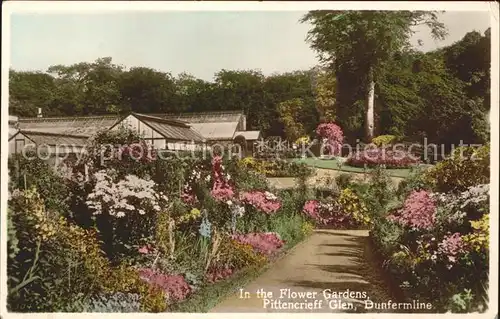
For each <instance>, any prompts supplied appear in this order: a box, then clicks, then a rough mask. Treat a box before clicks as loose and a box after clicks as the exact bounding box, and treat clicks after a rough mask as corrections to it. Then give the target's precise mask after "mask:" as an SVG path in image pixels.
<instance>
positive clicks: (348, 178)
mask: <svg viewBox="0 0 500 319" xmlns="http://www.w3.org/2000/svg"><path fill="white" fill-rule="evenodd" d="M353 178H354V176H353V175H352V174H349V173H341V174H339V175H337V176H336V177H335V183H336V184H337V185H338V187H340V188H346V187H348V186H349V184H350V183H351V182H352V180H353Z"/></svg>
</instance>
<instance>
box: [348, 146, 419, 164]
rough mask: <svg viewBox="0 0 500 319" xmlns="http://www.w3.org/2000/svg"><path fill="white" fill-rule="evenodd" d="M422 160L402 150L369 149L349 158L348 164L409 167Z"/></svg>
mask: <svg viewBox="0 0 500 319" xmlns="http://www.w3.org/2000/svg"><path fill="white" fill-rule="evenodd" d="M419 162H420V160H419V159H418V158H417V157H415V156H413V155H412V154H410V153H408V152H404V151H401V150H398V151H392V150H389V149H386V148H368V149H365V150H363V151H359V152H356V153H354V154H352V155H351V156H349V158H348V159H347V164H349V165H351V166H360V167H363V166H364V165H367V166H376V165H386V166H387V167H408V166H411V165H414V164H418V163H419Z"/></svg>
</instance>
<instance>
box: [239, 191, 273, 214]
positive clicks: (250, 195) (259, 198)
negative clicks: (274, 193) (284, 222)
mask: <svg viewBox="0 0 500 319" xmlns="http://www.w3.org/2000/svg"><path fill="white" fill-rule="evenodd" d="M240 200H241V201H242V202H243V203H244V204H248V205H251V206H253V207H255V208H256V209H258V210H260V211H263V212H264V213H266V214H272V213H275V212H276V211H278V210H279V209H280V208H281V202H280V201H279V200H278V199H277V198H271V197H269V196H266V193H264V192H261V191H251V192H244V193H242V194H241V195H240Z"/></svg>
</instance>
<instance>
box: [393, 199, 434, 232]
mask: <svg viewBox="0 0 500 319" xmlns="http://www.w3.org/2000/svg"><path fill="white" fill-rule="evenodd" d="M388 218H389V219H390V220H393V221H395V222H398V223H400V224H401V225H404V226H407V227H411V228H417V229H431V228H432V227H433V226H434V222H435V220H436V202H435V200H434V199H433V198H432V197H431V196H430V193H429V192H428V191H425V190H422V191H413V192H411V193H410V195H408V197H407V198H406V200H405V202H404V206H403V208H402V209H401V210H399V212H398V215H397V216H396V215H390V216H388Z"/></svg>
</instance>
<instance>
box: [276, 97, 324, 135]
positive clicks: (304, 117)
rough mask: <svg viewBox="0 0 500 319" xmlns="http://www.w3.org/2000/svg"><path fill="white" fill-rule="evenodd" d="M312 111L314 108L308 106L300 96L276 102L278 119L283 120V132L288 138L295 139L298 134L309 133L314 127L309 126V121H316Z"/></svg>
mask: <svg viewBox="0 0 500 319" xmlns="http://www.w3.org/2000/svg"><path fill="white" fill-rule="evenodd" d="M314 111H316V110H315V109H314V108H310V107H309V105H307V104H305V103H304V101H303V99H300V98H295V99H292V100H287V101H283V102H281V103H279V104H278V112H279V114H280V120H281V121H282V122H283V126H284V128H285V134H286V136H287V137H288V138H289V139H290V140H293V141H295V140H296V139H297V138H299V137H300V136H303V135H306V134H309V133H311V131H312V129H314V127H311V123H316V122H317V119H316V118H317V117H318V116H317V114H316V113H314ZM306 125H309V127H306Z"/></svg>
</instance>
